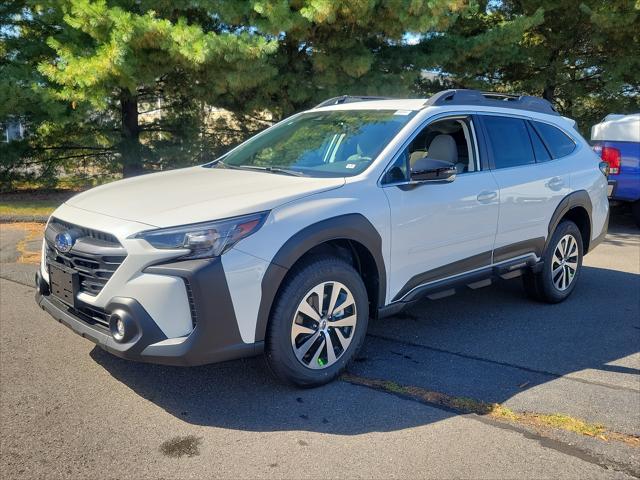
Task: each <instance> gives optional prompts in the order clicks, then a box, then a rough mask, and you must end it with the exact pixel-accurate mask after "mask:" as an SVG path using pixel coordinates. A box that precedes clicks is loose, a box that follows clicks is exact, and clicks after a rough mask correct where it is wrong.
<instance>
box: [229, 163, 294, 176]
mask: <svg viewBox="0 0 640 480" xmlns="http://www.w3.org/2000/svg"><path fill="white" fill-rule="evenodd" d="M225 167H229V168H238V169H243V170H257V171H259V172H269V173H281V174H283V175H291V176H292V177H306V175H305V174H304V173H302V172H298V171H297V170H291V169H288V168H283V167H258V166H256V165H233V166H231V165H226V164H225Z"/></svg>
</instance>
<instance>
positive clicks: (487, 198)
mask: <svg viewBox="0 0 640 480" xmlns="http://www.w3.org/2000/svg"><path fill="white" fill-rule="evenodd" d="M476 198H477V199H478V201H479V202H480V203H490V202H491V201H493V200H495V199H496V198H498V192H490V191H484V192H480V193H479V194H478V196H477V197H476Z"/></svg>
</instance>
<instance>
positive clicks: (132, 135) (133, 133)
mask: <svg viewBox="0 0 640 480" xmlns="http://www.w3.org/2000/svg"><path fill="white" fill-rule="evenodd" d="M120 111H121V114H122V131H121V141H120V156H121V158H122V175H123V176H124V177H125V178H126V177H133V176H135V175H140V174H141V173H142V155H141V153H142V152H141V150H142V149H141V146H140V124H139V123H138V97H137V95H135V94H133V93H131V91H129V90H128V89H123V90H122V91H121V92H120Z"/></svg>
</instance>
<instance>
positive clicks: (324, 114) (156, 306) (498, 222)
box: [36, 90, 609, 386]
mask: <svg viewBox="0 0 640 480" xmlns="http://www.w3.org/2000/svg"><path fill="white" fill-rule="evenodd" d="M599 161H600V159H599V158H598V157H597V156H596V155H595V154H594V152H593V151H592V150H591V148H590V147H589V145H588V144H587V143H586V142H585V140H584V139H583V138H582V137H581V136H580V135H579V134H578V132H577V131H576V130H575V129H574V123H573V122H572V121H571V120H568V119H566V118H563V117H562V116H560V115H559V114H558V113H557V112H556V111H555V110H554V109H553V107H552V106H551V105H550V104H549V103H548V102H546V101H544V100H542V99H538V98H534V97H512V96H504V95H498V94H486V93H481V92H478V91H473V90H448V91H445V92H441V93H439V94H437V95H435V96H433V97H431V98H430V99H428V100H393V99H381V98H372V97H346V96H345V97H338V98H335V99H331V100H328V101H326V102H324V103H322V104H320V105H319V106H317V107H316V108H313V109H311V110H309V111H306V112H302V113H299V114H297V115H294V116H292V117H290V118H287V119H286V120H283V121H282V122H280V123H278V124H277V125H274V126H273V127H271V128H269V129H267V130H265V131H264V132H262V133H260V134H259V135H256V136H255V137H253V138H251V139H250V140H248V141H246V142H245V143H243V144H241V145H240V146H238V147H236V148H235V149H233V150H231V151H230V152H229V153H227V154H226V155H224V156H223V157H221V158H220V159H218V160H216V161H214V162H212V163H209V164H206V165H202V166H198V167H193V168H186V169H182V170H174V171H169V172H162V173H156V174H153V175H147V176H142V177H137V178H131V179H127V180H122V181H119V182H115V183H111V184H108V185H104V186H101V187H98V188H95V189H92V190H90V191H87V192H84V193H82V194H80V195H77V196H76V197H74V198H72V199H71V200H69V201H68V202H66V203H65V204H63V205H62V206H60V207H59V208H58V209H57V210H56V211H55V212H54V213H53V215H52V217H51V218H50V220H49V222H48V225H47V228H46V232H45V241H44V243H43V247H42V252H43V255H42V264H41V267H40V271H39V273H38V275H37V278H36V282H37V288H38V294H37V301H38V303H39V304H40V306H41V307H42V308H43V309H45V310H46V311H48V312H49V313H50V314H51V315H52V316H53V317H54V318H55V319H57V320H58V321H60V322H62V323H63V324H65V325H67V326H68V327H70V328H72V329H73V330H74V331H76V332H77V333H79V334H81V335H82V336H83V337H85V338H88V339H90V340H92V341H93V342H95V343H97V344H98V345H100V346H101V347H102V348H104V349H106V350H108V351H110V352H112V353H113V354H115V355H118V356H120V357H123V358H127V359H132V360H141V361H148V362H155V363H162V364H170V365H200V364H205V363H212V362H218V361H223V360H229V359H233V358H239V357H244V356H249V355H254V354H259V353H261V352H264V353H265V354H266V358H267V361H268V364H269V365H270V367H271V369H272V370H273V372H274V373H275V374H276V375H277V376H278V377H279V378H281V379H283V380H285V381H288V382H291V383H294V384H297V385H301V386H311V385H318V384H321V383H324V382H327V381H329V380H331V379H333V378H335V377H336V376H337V375H338V374H339V373H340V372H341V371H342V370H343V369H344V368H345V366H346V365H347V363H348V362H349V360H351V359H352V358H353V357H354V355H355V354H356V352H357V350H358V348H359V347H360V345H361V344H362V342H363V340H364V338H365V333H366V330H367V322H368V321H369V319H370V318H376V317H383V316H386V315H390V314H394V313H396V312H398V311H400V310H401V309H402V308H404V307H406V306H408V305H410V304H411V303H412V302H414V301H416V300H418V299H420V298H422V297H431V298H438V297H442V296H445V295H447V294H449V293H453V292H454V291H455V289H457V288H463V287H471V288H477V287H480V286H484V285H487V284H489V283H490V282H491V279H492V278H495V277H503V278H510V277H515V276H519V275H522V276H523V278H524V285H525V288H526V290H527V291H528V292H529V293H530V294H531V295H532V296H533V297H535V298H537V299H539V300H542V301H547V302H559V301H562V300H564V299H565V298H567V297H568V296H569V295H570V294H571V292H572V290H573V289H574V287H575V285H576V282H577V280H578V277H579V275H580V270H581V264H582V256H583V254H585V253H587V252H588V251H590V250H591V249H593V248H594V247H595V246H596V245H597V244H598V243H599V242H600V241H602V239H603V238H604V236H605V234H606V231H607V224H608V215H609V204H608V201H607V178H606V174H607V170H606V164H604V165H600V164H599Z"/></svg>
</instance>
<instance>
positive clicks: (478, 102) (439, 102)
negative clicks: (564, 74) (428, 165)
mask: <svg viewBox="0 0 640 480" xmlns="http://www.w3.org/2000/svg"><path fill="white" fill-rule="evenodd" d="M454 106H456V107H466V108H468V107H474V108H478V107H479V108H483V107H484V108H488V109H494V108H496V109H507V110H508V111H518V110H519V111H526V112H535V113H542V114H545V115H551V116H557V117H559V116H560V114H559V113H558V111H557V110H556V109H555V107H554V106H553V105H552V104H551V102H549V101H547V100H545V99H543V98H540V97H533V96H530V95H512V94H508V93H501V92H483V91H480V90H468V89H451V90H443V91H441V92H438V93H436V94H435V95H432V96H431V97H429V98H428V99H424V98H418V99H393V98H387V97H370V96H358V95H342V96H339V97H333V98H329V99H327V100H325V101H324V102H322V103H320V104H319V105H316V107H315V108H314V110H323V109H326V110H369V109H371V110H373V109H389V110H393V109H395V110H399V109H402V110H410V111H416V110H422V109H424V108H427V107H454Z"/></svg>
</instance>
